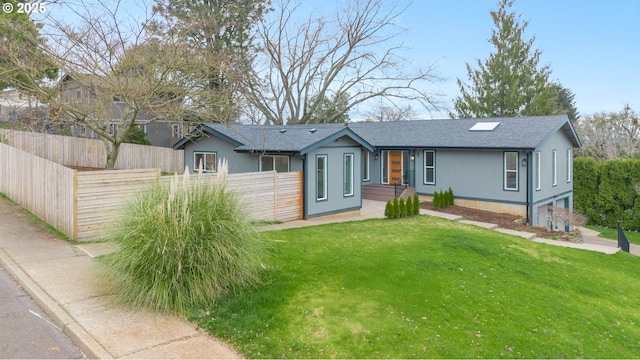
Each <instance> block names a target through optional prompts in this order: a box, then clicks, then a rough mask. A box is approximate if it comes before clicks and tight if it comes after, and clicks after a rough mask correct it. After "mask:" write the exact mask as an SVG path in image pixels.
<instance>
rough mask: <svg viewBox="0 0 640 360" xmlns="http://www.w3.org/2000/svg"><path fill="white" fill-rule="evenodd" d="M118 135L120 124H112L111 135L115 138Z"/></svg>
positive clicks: (110, 125)
mask: <svg viewBox="0 0 640 360" xmlns="http://www.w3.org/2000/svg"><path fill="white" fill-rule="evenodd" d="M117 133H118V124H116V123H110V124H109V135H111V136H115V135H116V134H117Z"/></svg>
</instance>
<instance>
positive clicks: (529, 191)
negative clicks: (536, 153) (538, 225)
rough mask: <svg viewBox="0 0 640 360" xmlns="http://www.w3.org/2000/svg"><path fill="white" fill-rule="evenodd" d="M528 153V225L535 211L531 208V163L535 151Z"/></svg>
mask: <svg viewBox="0 0 640 360" xmlns="http://www.w3.org/2000/svg"><path fill="white" fill-rule="evenodd" d="M526 154H527V201H526V203H527V204H526V207H527V218H526V221H527V225H532V224H531V218H530V215H531V213H533V209H531V208H530V205H531V197H532V194H531V183H532V182H533V179H531V176H532V174H531V169H532V164H531V159H532V158H533V151H530V152H529V153H526Z"/></svg>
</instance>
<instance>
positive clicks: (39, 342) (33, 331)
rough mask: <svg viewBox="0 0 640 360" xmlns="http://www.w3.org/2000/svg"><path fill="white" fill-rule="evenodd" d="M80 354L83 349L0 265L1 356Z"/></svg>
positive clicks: (76, 356)
mask: <svg viewBox="0 0 640 360" xmlns="http://www.w3.org/2000/svg"><path fill="white" fill-rule="evenodd" d="M82 358H84V356H83V354H82V352H81V351H80V350H79V349H78V348H77V347H76V346H75V345H74V344H73V343H72V342H71V340H70V339H69V338H68V337H67V336H66V335H65V334H64V333H63V332H62V330H60V329H59V328H58V327H56V326H55V325H53V323H52V322H51V320H49V318H48V317H47V316H46V315H45V313H44V312H43V311H42V309H40V307H38V306H37V305H36V304H35V303H34V302H33V300H32V299H31V297H30V296H29V295H27V294H26V293H25V292H24V291H23V290H22V288H21V287H20V285H19V284H17V283H16V282H15V281H14V280H13V278H12V277H11V275H9V274H8V273H7V271H6V270H5V269H4V267H2V265H0V359H82Z"/></svg>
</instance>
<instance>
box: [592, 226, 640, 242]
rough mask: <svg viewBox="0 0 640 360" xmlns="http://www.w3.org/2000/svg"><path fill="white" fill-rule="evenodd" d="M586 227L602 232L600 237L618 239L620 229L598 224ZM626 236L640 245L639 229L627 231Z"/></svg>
mask: <svg viewBox="0 0 640 360" xmlns="http://www.w3.org/2000/svg"><path fill="white" fill-rule="evenodd" d="M585 227H586V228H589V229H591V230H595V231H598V232H600V235H599V236H600V237H602V238H605V239H612V240H616V241H618V229H611V228H607V227H603V226H597V225H585ZM624 234H625V236H626V237H627V240H629V242H630V243H632V244H638V245H640V233H639V232H637V231H625V232H624Z"/></svg>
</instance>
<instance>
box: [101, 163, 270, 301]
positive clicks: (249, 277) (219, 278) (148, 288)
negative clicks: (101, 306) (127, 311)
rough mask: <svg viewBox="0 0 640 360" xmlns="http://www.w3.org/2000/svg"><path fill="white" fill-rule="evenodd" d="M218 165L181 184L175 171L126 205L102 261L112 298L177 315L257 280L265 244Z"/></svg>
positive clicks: (184, 177)
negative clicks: (112, 248)
mask: <svg viewBox="0 0 640 360" xmlns="http://www.w3.org/2000/svg"><path fill="white" fill-rule="evenodd" d="M219 169H220V174H219V175H218V178H217V179H218V180H216V181H213V180H212V179H213V178H211V177H209V180H211V181H205V180H203V179H201V178H200V176H199V181H197V183H196V184H195V185H192V186H189V174H188V171H187V172H185V175H184V176H183V178H182V183H181V184H180V183H179V179H178V176H177V175H176V176H175V177H174V179H173V181H172V182H171V185H170V186H160V185H156V186H154V187H153V188H152V189H150V190H149V191H146V192H144V193H141V194H140V195H139V196H138V197H137V199H136V200H135V201H134V202H132V203H130V204H129V205H128V207H127V208H126V211H125V212H124V214H123V216H122V218H121V221H120V223H119V226H118V227H117V228H115V229H114V231H113V232H112V234H111V236H110V240H111V241H113V242H115V243H116V244H118V245H119V246H120V251H119V252H117V253H115V254H112V255H110V256H108V257H106V258H105V259H104V263H105V265H106V266H105V271H104V273H103V280H105V286H106V287H107V290H108V291H109V292H111V293H112V294H113V295H114V296H115V301H116V302H117V303H125V304H129V305H132V306H136V307H146V308H151V309H154V310H156V311H159V312H176V313H184V311H185V309H187V308H188V307H192V306H201V305H205V304H211V303H212V301H213V300H214V299H215V298H216V297H217V296H219V295H221V294H223V293H227V292H232V291H236V290H238V289H240V288H243V287H245V286H250V285H255V284H257V283H259V280H260V270H261V268H262V267H263V266H264V265H262V262H261V259H262V257H263V255H264V253H265V249H266V248H265V244H266V243H265V242H264V241H263V238H262V237H261V236H259V233H258V232H257V231H256V230H255V228H254V226H253V223H252V220H251V218H250V217H249V216H247V215H248V214H247V213H246V211H245V210H244V208H243V207H242V206H241V204H240V203H239V201H238V197H237V196H236V194H235V193H233V192H231V191H229V190H228V189H227V188H226V186H225V181H226V180H225V177H226V172H225V170H224V169H226V164H224V163H223V164H221V165H219Z"/></svg>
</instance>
